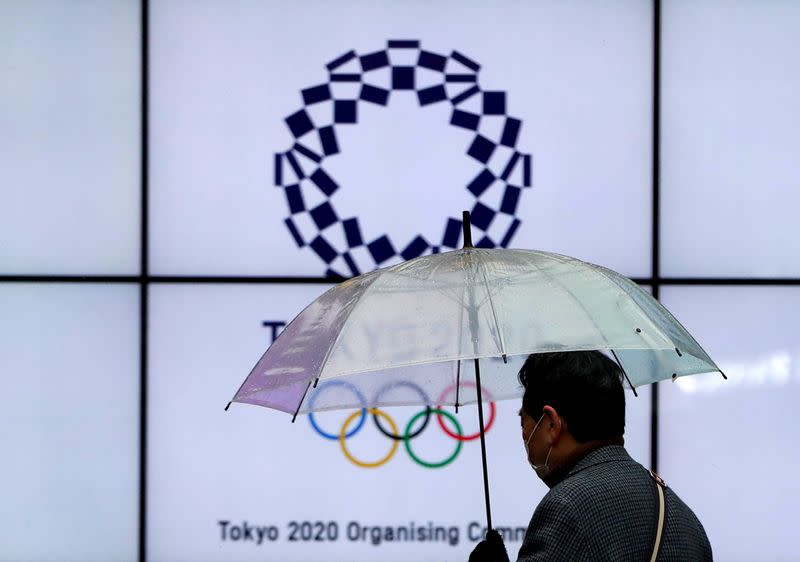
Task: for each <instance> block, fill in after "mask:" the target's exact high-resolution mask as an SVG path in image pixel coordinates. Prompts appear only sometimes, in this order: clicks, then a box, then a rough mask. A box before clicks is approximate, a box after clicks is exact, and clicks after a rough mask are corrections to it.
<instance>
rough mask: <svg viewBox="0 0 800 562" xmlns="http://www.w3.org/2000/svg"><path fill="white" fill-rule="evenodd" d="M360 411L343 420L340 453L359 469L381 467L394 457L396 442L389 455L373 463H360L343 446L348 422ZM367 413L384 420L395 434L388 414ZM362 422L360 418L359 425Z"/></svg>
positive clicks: (394, 428) (371, 410)
mask: <svg viewBox="0 0 800 562" xmlns="http://www.w3.org/2000/svg"><path fill="white" fill-rule="evenodd" d="M361 411H362V410H356V411H355V412H353V413H352V414H350V417H348V418H347V419H346V420H345V422H344V424H342V430H341V431H340V432H339V446H340V447H341V449H342V453H344V456H345V457H347V460H349V461H350V462H351V463H353V464H354V465H356V466H360V467H361V468H378V467H379V466H383V465H384V464H386V463H387V462H389V459H391V458H392V457H393V456H394V454H395V453H396V452H397V446H398V445H399V444H400V443H398V442H397V441H392V447H391V449H389V454H387V455H386V456H385V457H383V458H382V459H379V460H377V461H375V462H364V461H360V460H358V459H357V458H355V457H354V456H353V455H351V454H350V451H348V450H347V446H346V445H345V439H346V438H347V435H346V434H345V432H346V431H347V426H348V425H350V422H352V421H353V419H354V418H355V417H356V416H357V415H358V414H359V413H360V412H361ZM369 413H370V414H372V415H373V416H380V417H382V418H385V419H386V421H387V423H388V424H389V427H391V428H392V431H393V432H394V433H395V434H397V425H395V423H394V420H393V419H392V418H390V417H389V415H388V414H386V413H385V412H382V411H381V410H379V409H378V408H369ZM421 414H422V412H420V415H421ZM363 421H364V417H363V416H362V417H361V423H363ZM359 427H360V426H359ZM406 443H408V442H407V441H406Z"/></svg>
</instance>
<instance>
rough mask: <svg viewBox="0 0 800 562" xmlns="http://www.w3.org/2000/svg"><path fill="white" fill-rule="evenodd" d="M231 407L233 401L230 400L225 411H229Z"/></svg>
mask: <svg viewBox="0 0 800 562" xmlns="http://www.w3.org/2000/svg"><path fill="white" fill-rule="evenodd" d="M230 407H231V402H228V405H227V406H225V411H226V412H227V411H228V408H230Z"/></svg>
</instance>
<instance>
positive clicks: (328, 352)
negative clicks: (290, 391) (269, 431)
mask: <svg viewBox="0 0 800 562" xmlns="http://www.w3.org/2000/svg"><path fill="white" fill-rule="evenodd" d="M379 277H380V276H379V275H373V278H372V281H370V282H369V285H368V286H367V288H366V289H364V291H363V292H362V293H361V296H360V297H359V298H358V301H362V300H364V297H366V296H367V293H369V292H370V291H371V290H372V287H373V286H374V285H375V282H376V281H377V280H378V278H379ZM357 305H358V302H355V303H353V306H351V307H350V310H348V311H347V315H346V316H345V317H344V320H342V323H341V325H342V328H344V326H345V325H346V324H347V321H348V320H349V318H350V315H351V314H353V311H354V310H355V309H356V306H357ZM344 332H345V330H344V329H341V330H339V331H338V332H337V333H336V338H335V339H334V340H333V343H331V345H330V347H329V348H328V349H327V350H326V351H325V357H323V358H322V361H320V364H319V371H318V372H317V373H318V374H317V379H319V378H320V377H321V375H322V371H324V370H325V365H327V364H328V359H329V358H330V356H331V352H332V351H333V348H334V347H336V344H338V343H339V340H340V339H342V334H344ZM309 382H310V381H309ZM315 386H316V385H315ZM301 403H302V401H301ZM298 411H299V407H298Z"/></svg>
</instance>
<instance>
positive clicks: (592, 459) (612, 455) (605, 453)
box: [567, 445, 631, 478]
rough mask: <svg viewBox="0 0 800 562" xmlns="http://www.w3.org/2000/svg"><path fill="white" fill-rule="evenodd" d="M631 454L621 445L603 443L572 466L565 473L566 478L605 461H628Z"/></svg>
mask: <svg viewBox="0 0 800 562" xmlns="http://www.w3.org/2000/svg"><path fill="white" fill-rule="evenodd" d="M629 460H631V456H630V455H629V454H628V451H626V450H625V447H623V446H622V445H604V446H602V447H599V448H597V449H595V450H594V451H592V452H590V453H589V454H587V455H586V456H585V457H583V458H582V459H581V460H579V461H578V462H577V463H575V466H573V467H572V468H571V469H570V471H569V472H568V473H567V478H569V477H570V476H572V475H573V474H575V473H578V472H580V471H581V470H584V469H586V468H589V467H590V466H595V465H598V464H603V463H607V462H621V461H629Z"/></svg>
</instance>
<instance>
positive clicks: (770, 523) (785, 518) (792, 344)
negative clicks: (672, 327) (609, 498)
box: [659, 287, 800, 561]
mask: <svg viewBox="0 0 800 562" xmlns="http://www.w3.org/2000/svg"><path fill="white" fill-rule="evenodd" d="M662 300H663V302H664V303H665V304H666V305H667V306H668V307H669V308H670V309H671V310H673V311H674V312H675V313H676V314H677V315H678V316H679V317H680V318H681V320H682V321H683V322H684V324H685V325H686V327H687V328H688V329H689V330H690V331H691V332H692V333H693V334H695V336H696V337H697V338H698V339H699V340H700V341H701V342H702V343H703V344H704V345H705V346H706V349H707V350H708V352H709V353H710V354H711V356H712V357H713V358H714V359H715V360H716V361H717V363H718V364H719V366H720V368H721V369H722V371H723V372H725V374H726V375H727V376H728V380H724V379H723V378H722V376H720V375H719V374H710V375H702V376H697V377H687V378H685V379H680V380H679V381H678V382H677V383H675V384H671V383H666V384H662V385H661V387H662V392H661V395H662V396H661V412H660V420H661V422H660V424H661V428H662V429H661V433H660V439H659V447H660V448H661V474H662V475H663V477H664V478H665V479H666V481H667V483H668V484H669V485H670V486H672V487H673V489H674V490H675V491H676V492H677V493H678V494H679V495H681V497H682V498H683V499H684V500H685V501H686V502H687V503H688V504H689V505H690V506H691V507H692V508H694V510H695V512H696V513H697V515H698V517H699V518H700V520H701V521H702V522H703V524H704V526H705V528H706V531H707V533H708V536H709V539H710V540H711V544H712V546H713V547H714V554H715V558H717V559H719V560H741V561H745V560H791V559H792V558H794V549H793V548H792V546H791V545H792V544H793V542H794V538H795V534H796V526H795V525H794V523H793V521H794V518H793V515H792V514H793V513H794V505H795V502H796V501H797V499H798V498H800V484H798V481H797V479H796V478H795V477H794V474H795V472H796V467H797V466H799V465H800V453H798V451H797V449H796V448H795V447H792V446H787V443H793V442H794V440H795V430H796V427H797V414H796V409H797V401H798V399H800V384H798V383H800V369H799V368H798V364H800V340H799V339H798V337H797V332H796V331H795V330H794V329H793V326H794V322H795V317H796V315H797V311H798V310H800V288H798V287H766V288H765V287H725V288H721V287H665V288H663V289H662ZM759 472H760V473H763V474H764V479H763V480H760V479H758V478H755V477H754V474H756V473H759ZM754 478H755V479H754ZM732 513H736V514H738V515H737V516H732V515H731V514H732Z"/></svg>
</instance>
